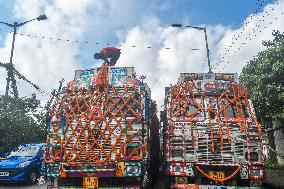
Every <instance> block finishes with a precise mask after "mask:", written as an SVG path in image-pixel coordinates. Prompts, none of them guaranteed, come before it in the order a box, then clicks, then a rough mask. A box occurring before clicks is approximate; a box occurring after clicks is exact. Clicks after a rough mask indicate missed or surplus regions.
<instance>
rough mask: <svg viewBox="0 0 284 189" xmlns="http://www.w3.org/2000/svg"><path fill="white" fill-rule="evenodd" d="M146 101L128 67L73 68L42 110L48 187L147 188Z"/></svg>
mask: <svg viewBox="0 0 284 189" xmlns="http://www.w3.org/2000/svg"><path fill="white" fill-rule="evenodd" d="M151 102H152V101H151V91H150V89H149V87H148V85H147V84H146V83H143V81H140V80H138V79H137V78H136V74H135V71H134V68H133V67H107V66H106V64H104V65H103V66H102V67H100V68H95V69H90V70H77V71H76V72H75V78H74V80H73V81H71V82H69V83H68V84H67V85H66V86H65V87H63V89H62V90H60V91H59V93H58V95H56V97H55V98H54V99H53V101H52V102H51V105H50V107H49V111H48V112H49V114H48V119H47V147H46V153H45V164H46V172H47V177H48V178H49V179H50V180H51V184H50V185H49V186H48V188H60V189H61V188H88V189H90V188H124V189H136V188H137V189H138V188H146V187H148V185H149V180H150V177H149V172H150V163H151V161H150V155H151V154H150V153H151V151H150V147H151V145H150V137H151V136H150V130H151V116H152V108H151V104H152V103H151Z"/></svg>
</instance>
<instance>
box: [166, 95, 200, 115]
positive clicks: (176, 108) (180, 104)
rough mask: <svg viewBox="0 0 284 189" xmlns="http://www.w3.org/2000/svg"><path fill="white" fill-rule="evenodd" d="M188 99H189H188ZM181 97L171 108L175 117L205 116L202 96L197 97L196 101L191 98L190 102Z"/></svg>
mask: <svg viewBox="0 0 284 189" xmlns="http://www.w3.org/2000/svg"><path fill="white" fill-rule="evenodd" d="M186 100H188V99H186ZM186 100H183V99H179V100H178V101H173V102H172V104H173V108H171V115H172V116H175V117H179V116H186V117H204V112H203V110H200V109H202V107H199V106H202V104H203V103H202V101H201V99H200V98H198V99H196V100H195V102H193V101H192V100H190V102H188V101H186Z"/></svg>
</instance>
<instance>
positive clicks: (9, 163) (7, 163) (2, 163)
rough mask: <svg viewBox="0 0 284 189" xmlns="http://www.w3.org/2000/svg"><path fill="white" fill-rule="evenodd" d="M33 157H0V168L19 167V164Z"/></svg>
mask: <svg viewBox="0 0 284 189" xmlns="http://www.w3.org/2000/svg"><path fill="white" fill-rule="evenodd" d="M32 159H33V157H10V158H7V159H0V169H9V168H17V165H19V164H20V163H23V162H25V161H28V160H30V161H32Z"/></svg>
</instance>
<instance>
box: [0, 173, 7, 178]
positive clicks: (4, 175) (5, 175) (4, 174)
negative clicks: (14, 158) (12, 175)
mask: <svg viewBox="0 0 284 189" xmlns="http://www.w3.org/2000/svg"><path fill="white" fill-rule="evenodd" d="M0 176H1V177H8V176H9V172H0Z"/></svg>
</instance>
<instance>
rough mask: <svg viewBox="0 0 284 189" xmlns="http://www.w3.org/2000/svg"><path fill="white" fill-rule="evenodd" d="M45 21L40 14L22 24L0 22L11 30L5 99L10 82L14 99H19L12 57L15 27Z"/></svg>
mask: <svg viewBox="0 0 284 189" xmlns="http://www.w3.org/2000/svg"><path fill="white" fill-rule="evenodd" d="M46 19H47V17H46V15H45V14H42V15H40V16H39V17H37V18H34V19H31V20H28V21H25V22H22V23H18V22H14V23H13V24H9V23H6V22H0V24H5V25H7V26H9V27H12V28H13V41H12V48H11V55H10V62H9V63H8V64H6V69H7V73H8V76H7V85H6V92H5V98H7V97H8V93H9V87H10V86H9V85H10V82H12V84H11V87H12V89H13V94H14V97H15V98H18V97H19V94H18V90H17V83H16V80H15V76H14V65H13V55H14V48H15V38H16V33H17V27H20V26H23V25H25V24H26V23H28V22H31V21H34V20H37V21H41V20H46Z"/></svg>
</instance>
